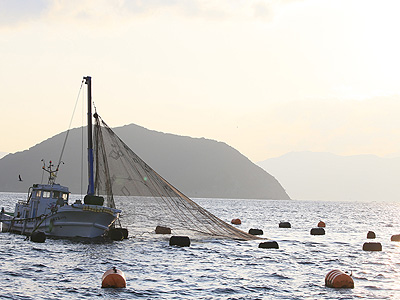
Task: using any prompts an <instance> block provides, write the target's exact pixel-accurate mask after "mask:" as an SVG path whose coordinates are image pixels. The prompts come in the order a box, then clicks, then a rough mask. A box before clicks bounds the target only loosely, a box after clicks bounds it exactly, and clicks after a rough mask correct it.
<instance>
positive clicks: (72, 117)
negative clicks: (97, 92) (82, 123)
mask: <svg viewBox="0 0 400 300" xmlns="http://www.w3.org/2000/svg"><path fill="white" fill-rule="evenodd" d="M83 83H84V80H82V82H81V87H80V88H79V92H78V96H77V97H76V102H75V106H74V110H73V112H72V116H71V120H70V122H69V126H68V130H67V135H66V136H65V140H64V145H63V147H62V150H61V154H60V159H59V160H58V164H57V168H56V172H57V171H58V167H59V166H60V164H61V162H62V161H61V159H62V156H63V154H64V150H65V145H66V144H67V140H68V135H69V131H70V130H71V124H72V121H73V119H74V115H75V110H76V106H77V104H78V100H79V96H80V94H81V91H82V86H83Z"/></svg>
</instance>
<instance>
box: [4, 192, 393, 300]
mask: <svg viewBox="0 0 400 300" xmlns="http://www.w3.org/2000/svg"><path fill="white" fill-rule="evenodd" d="M25 197H26V195H25V194H9V193H0V206H5V207H6V208H7V209H8V210H12V209H13V206H14V203H15V199H20V200H23V199H25ZM76 197H78V198H79V196H76ZM119 201H120V199H117V206H118V207H123V209H124V218H123V220H124V224H123V225H125V226H128V227H130V228H134V226H135V225H137V224H135V222H134V220H135V217H134V216H133V215H131V214H130V213H129V212H134V211H135V209H134V203H124V205H122V204H121V203H119ZM195 201H196V202H198V203H199V204H200V205H202V206H203V207H204V208H206V209H208V210H210V211H211V212H212V213H214V214H216V215H217V216H218V217H220V218H221V219H223V220H225V221H227V222H230V220H231V219H233V218H240V219H241V220H242V224H241V225H237V226H238V227H239V228H241V229H243V230H245V231H248V229H250V228H259V229H262V230H263V231H264V237H267V238H270V239H272V240H276V241H277V242H278V243H279V249H260V248H258V244H259V242H260V241H247V242H241V241H232V240H215V239H207V240H200V239H196V238H193V239H192V244H191V246H190V247H188V248H177V247H170V246H169V245H168V236H167V237H166V236H156V235H155V234H152V232H153V231H154V228H148V233H146V234H144V235H138V236H136V237H132V238H130V239H128V240H125V241H122V242H107V243H99V242H82V241H71V240H55V239H47V241H46V243H44V244H35V243H32V242H29V241H25V240H24V238H23V237H22V236H18V235H12V234H8V233H2V234H0V241H1V244H2V247H1V248H0V257H1V260H2V265H1V271H2V274H3V276H2V277H0V281H1V285H2V290H1V291H0V298H1V299H7V298H8V299H359V298H367V299H368V298H369V299H393V298H400V288H399V285H398V282H399V272H400V255H399V254H400V243H397V242H391V241H390V237H391V235H393V234H399V233H400V218H399V215H398V209H399V204H398V203H377V202H376V203H371V202H369V203H361V202H358V203H357V202H318V201H269V200H223V199H195ZM320 220H323V221H324V222H325V223H326V225H327V227H326V235H323V236H311V235H310V229H311V228H313V227H316V226H317V223H318V222H319V221H320ZM281 221H287V222H290V223H291V225H292V228H290V229H284V228H278V224H279V222H281ZM142 227H143V226H142ZM369 230H372V231H374V232H375V233H376V236H377V238H376V239H375V241H376V242H381V243H382V248H383V251H382V252H367V251H363V250H362V245H363V243H364V242H366V241H367V239H366V235H367V232H368V231H369ZM112 266H116V267H118V268H120V269H121V270H123V271H124V272H125V274H126V277H127V288H126V289H119V290H110V289H101V288H100V285H101V282H100V281H101V276H102V274H103V273H104V271H106V270H107V269H108V268H110V267H112ZM332 269H340V270H342V271H348V272H352V273H353V278H354V282H355V288H354V289H343V290H341V289H330V288H326V287H325V286H324V279H325V275H326V274H327V273H328V272H329V271H330V270H332Z"/></svg>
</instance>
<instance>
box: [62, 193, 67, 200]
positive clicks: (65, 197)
mask: <svg viewBox="0 0 400 300" xmlns="http://www.w3.org/2000/svg"><path fill="white" fill-rule="evenodd" d="M62 198H63V199H64V200H65V201H67V200H68V193H63V194H62Z"/></svg>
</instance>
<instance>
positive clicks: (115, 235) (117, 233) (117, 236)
mask: <svg viewBox="0 0 400 300" xmlns="http://www.w3.org/2000/svg"><path fill="white" fill-rule="evenodd" d="M108 236H109V237H110V239H112V240H113V241H122V240H123V239H124V234H123V233H122V231H121V230H120V228H112V229H110V230H109V231H108Z"/></svg>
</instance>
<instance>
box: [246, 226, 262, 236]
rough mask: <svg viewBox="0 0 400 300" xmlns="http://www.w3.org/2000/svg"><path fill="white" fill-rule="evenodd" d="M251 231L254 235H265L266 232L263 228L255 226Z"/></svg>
mask: <svg viewBox="0 0 400 300" xmlns="http://www.w3.org/2000/svg"><path fill="white" fill-rule="evenodd" d="M249 233H250V234H252V235H263V234H264V232H263V231H262V230H261V229H255V228H251V229H250V230H249Z"/></svg>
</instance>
